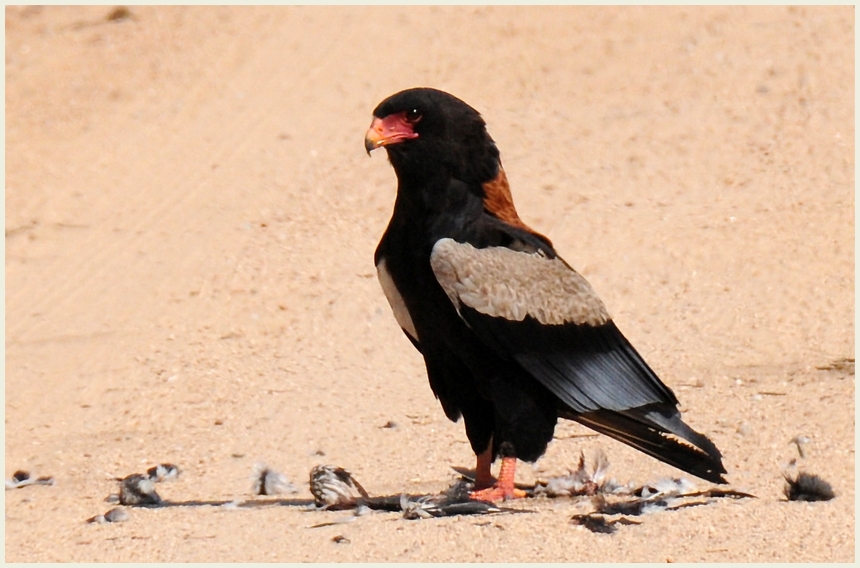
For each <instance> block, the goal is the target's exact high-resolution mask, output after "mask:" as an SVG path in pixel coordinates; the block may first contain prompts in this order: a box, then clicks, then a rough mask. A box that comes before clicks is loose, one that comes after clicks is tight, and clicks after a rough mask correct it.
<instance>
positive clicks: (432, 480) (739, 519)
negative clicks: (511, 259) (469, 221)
mask: <svg viewBox="0 0 860 568" xmlns="http://www.w3.org/2000/svg"><path fill="white" fill-rule="evenodd" d="M111 13H112V8H110V7H86V8H68V7H45V8H38V7H24V8H20V7H10V8H7V9H6V194H5V197H6V405H5V412H6V421H5V428H6V430H5V431H6V452H5V474H6V477H7V478H8V477H10V476H11V475H12V473H13V472H14V471H15V470H17V469H26V470H28V471H30V472H31V473H32V474H33V475H34V476H39V475H51V476H54V478H55V480H56V484H55V485H54V486H49V487H42V486H36V487H26V488H21V489H16V490H12V491H7V492H6V493H5V503H6V505H5V506H6V518H5V537H6V544H5V552H6V554H5V558H6V560H7V561H203V562H209V561H270V560H279V561H363V560H369V561H571V562H584V561H656V562H661V561H667V560H671V561H679V562H681V561H688V562H698V561H853V560H854V558H855V552H854V550H855V548H854V546H855V544H854V543H855V540H854V534H855V522H854V511H855V507H854V499H855V443H854V434H855V429H854V411H855V405H854V400H855V398H854V371H853V366H848V367H846V366H837V368H835V369H830V370H828V369H826V368H824V369H822V368H821V367H827V366H829V365H832V364H833V363H834V362H835V361H839V360H841V359H845V358H853V357H854V337H855V327H854V321H855V316H854V258H855V249H854V167H855V162H854V155H855V154H854V119H855V116H854V101H855V91H854V85H855V82H854V41H855V37H854V8H853V7H837V8H802V7H797V8H785V7H775V8H769V7H764V8H743V9H726V8H707V9H695V8H694V9H689V8H674V7H673V8H665V9H643V8H620V9H618V8H611V9H610V8H596V9H595V8H580V7H572V8H551V9H527V8H387V7H382V8H372V9H363V8H325V9H317V8H295V7H291V8H253V9H251V8H229V7H223V8H178V7H177V8H163V7H141V8H131V10H130V15H129V14H123V13H121V12H120V13H114V18H113V19H111V18H110V17H109V16H110V15H111ZM419 85H426V86H435V87H438V88H441V89H444V90H448V91H449V92H452V93H454V94H456V95H458V96H459V97H461V98H463V99H464V100H466V101H467V102H469V103H470V104H471V105H472V106H474V107H476V108H477V109H478V110H480V111H481V112H482V113H483V115H484V116H485V118H486V119H487V121H488V123H489V127H490V132H491V134H492V135H493V136H494V138H495V139H496V141H497V143H498V144H499V147H500V149H501V151H502V157H503V160H504V163H505V167H506V170H507V173H508V177H509V179H510V180H511V184H512V188H513V191H514V197H515V199H516V201H517V203H518V207H519V210H520V214H521V216H522V217H523V218H524V220H525V221H526V222H527V223H528V224H530V225H532V226H533V227H535V228H536V229H537V230H539V231H541V232H543V233H545V234H547V235H548V236H550V238H552V239H553V241H554V243H555V244H556V246H557V248H558V249H559V250H560V252H561V253H562V255H563V256H565V258H566V259H567V260H568V261H569V262H570V263H571V264H573V265H574V266H575V267H577V268H578V270H579V271H580V272H582V273H583V274H584V275H585V276H586V277H587V278H588V279H589V280H590V281H591V283H592V284H593V285H594V287H595V288H596V289H597V291H598V292H599V293H600V294H601V297H602V298H603V300H604V301H605V303H606V304H607V306H608V307H609V309H610V311H611V312H612V314H613V315H614V317H615V320H616V322H617V323H618V325H619V327H620V328H621V329H622V330H623V331H624V332H625V334H626V335H627V336H628V337H629V338H630V340H631V341H632V342H633V344H634V345H636V346H637V348H638V349H639V350H640V352H641V353H642V354H643V355H644V356H645V358H646V359H647V360H648V361H649V362H650V364H651V365H652V366H653V367H654V368H655V370H656V371H657V372H658V374H660V375H661V377H662V378H663V380H664V381H665V382H666V383H667V384H669V385H670V386H671V387H672V388H673V389H674V390H675V392H676V394H677V395H678V397H679V398H680V399H681V401H682V409H683V411H684V412H685V417H686V419H687V420H688V422H690V423H691V425H693V426H694V427H695V428H697V429H699V430H701V431H703V432H705V433H706V434H707V435H709V436H710V437H711V438H712V439H713V440H714V441H715V442H716V444H717V445H718V446H719V447H720V448H721V449H722V451H723V453H724V455H725V462H726V466H727V468H728V470H729V479H730V481H731V488H733V489H737V490H740V491H748V492H751V493H753V494H755V495H756V496H757V497H758V498H757V499H745V500H728V499H724V500H719V501H717V502H715V503H712V504H710V505H707V506H701V507H692V508H686V509H682V510H678V511H671V512H669V511H665V512H660V513H653V514H650V515H646V516H643V517H640V518H639V519H638V520H640V521H641V522H642V524H640V525H635V526H633V525H631V526H623V527H622V528H621V529H620V530H619V531H618V532H617V533H615V534H614V535H604V534H594V533H591V532H589V531H587V530H585V529H584V528H582V527H577V526H574V525H573V524H571V522H570V518H571V516H572V515H573V514H576V513H581V512H584V511H587V510H589V507H590V505H589V501H587V500H585V501H583V500H581V499H579V500H571V499H555V500H548V499H532V500H528V501H521V502H517V503H516V504H515V505H514V507H516V508H519V509H525V510H529V511H532V513H530V514H502V515H495V516H489V517H475V516H472V517H469V516H463V517H451V518H444V519H433V520H421V521H408V520H404V519H402V518H400V516H399V515H397V514H395V513H376V514H372V515H368V516H364V517H359V518H357V519H356V520H355V521H354V522H351V523H348V524H336V525H334V526H329V527H324V528H318V529H309V528H308V527H309V526H310V525H313V524H316V523H320V522H326V521H331V520H336V519H340V518H342V517H344V516H349V513H343V512H308V511H306V510H305V508H304V505H306V504H307V503H308V502H309V500H310V499H311V495H310V492H309V489H308V487H307V476H308V472H309V470H310V469H311V467H313V466H314V465H316V464H319V463H329V464H333V465H338V466H342V467H345V468H347V469H349V470H350V471H351V472H352V473H353V474H354V475H355V477H356V478H357V479H358V480H359V481H361V483H362V484H363V485H364V487H365V488H366V489H367V490H368V491H370V492H371V493H373V494H379V495H382V494H394V493H400V492H403V491H405V492H409V493H421V492H437V491H441V490H443V489H444V488H445V487H447V486H448V485H449V483H451V481H452V480H453V479H454V478H455V475H454V474H453V473H452V471H451V469H450V467H451V466H466V467H471V466H473V456H472V454H471V451H470V449H469V446H468V444H467V443H466V438H465V433H464V432H463V430H462V425H461V424H453V423H449V422H448V421H447V420H446V419H445V417H444V415H443V413H442V410H441V408H440V407H439V405H438V403H437V402H436V401H435V400H434V398H433V396H432V393H431V392H430V389H429V386H428V385H427V381H426V378H425V376H424V369H423V364H422V361H421V359H420V357H419V355H418V354H417V353H416V352H415V351H414V350H413V349H412V347H411V346H410V345H409V344H408V341H407V340H406V338H405V337H404V336H403V335H402V333H401V331H400V330H399V329H398V327H397V325H396V324H395V322H394V318H393V317H392V316H391V314H390V310H389V307H388V305H387V303H386V300H385V298H384V296H383V294H382V292H381V289H380V287H379V285H378V283H377V281H376V277H375V271H374V268H373V262H372V255H373V250H374V248H375V246H376V244H377V242H378V240H379V237H380V236H381V234H382V232H383V230H384V228H385V226H386V223H387V221H388V218H389V215H390V213H391V207H392V204H393V200H394V193H395V179H394V174H393V171H392V170H391V168H390V166H389V164H388V163H387V160H386V158H385V155H384V152H379V153H377V154H374V156H373V157H372V159H369V158H368V157H367V156H366V155H365V153H364V148H363V137H364V132H365V129H366V128H367V126H368V124H369V123H370V112H371V110H372V109H373V108H374V106H375V105H376V104H377V103H378V102H379V101H381V100H382V99H383V98H385V97H386V96H388V95H390V94H392V93H394V92H395V91H398V90H400V89H403V88H407V87H411V86H419ZM389 421H390V422H394V423H395V427H388V428H386V427H384V426H385V425H386V424H387V423H388V422H389ZM583 434H588V431H587V430H585V429H584V428H582V427H580V426H577V425H573V424H563V425H561V426H560V427H559V428H558V429H557V431H556V435H557V438H558V439H557V440H556V441H555V442H553V443H552V444H551V445H550V449H549V451H548V453H547V454H546V456H545V457H544V458H542V459H541V460H539V461H538V462H537V463H536V464H535V465H534V466H530V465H522V466H521V467H520V470H521V472H522V478H523V480H526V481H528V480H534V479H536V478H545V477H547V476H551V475H559V474H564V473H566V472H567V471H568V469H569V468H571V467H574V466H575V464H576V461H577V460H578V457H579V454H580V451H585V453H586V456H591V455H593V453H594V452H595V451H596V450H597V449H601V450H603V451H604V452H605V453H606V455H607V456H608V458H609V460H610V463H611V469H610V475H611V476H613V477H615V478H616V479H617V480H618V481H620V482H623V483H627V482H631V483H635V484H641V483H645V482H647V481H650V480H655V479H659V478H660V477H663V476H675V475H678V474H679V472H678V471H677V470H674V469H672V468H671V467H669V466H666V465H663V464H661V463H658V462H656V461H655V460H653V459H650V458H648V457H646V456H644V455H642V454H639V453H637V452H635V451H633V450H631V449H629V448H627V447H625V446H623V445H621V444H619V443H617V442H614V441H612V440H609V439H606V438H602V437H582V435H583ZM798 435H801V436H806V437H808V438H810V439H811V442H810V443H809V444H807V445H806V448H805V449H806V457H805V458H803V459H800V458H799V457H798V452H797V449H796V448H795V446H794V445H793V444H791V443H790V440H791V439H792V438H794V437H795V436H798ZM793 458H797V459H798V460H799V461H798V464H799V466H801V467H802V468H803V469H804V470H806V471H809V472H812V473H816V474H818V475H820V476H822V477H823V478H824V479H826V480H828V481H830V482H831V484H832V485H833V488H834V490H835V492H836V494H837V498H836V499H835V500H832V501H829V502H819V503H801V502H788V501H786V499H785V497H784V496H783V485H784V482H783V478H782V471H783V468H785V467H786V465H787V464H788V463H789V461H790V460H791V459H793ZM162 462H171V463H175V464H177V465H179V466H180V468H182V470H183V474H182V476H181V477H180V478H179V480H177V481H175V482H173V483H169V484H168V483H165V484H163V485H159V486H158V491H159V493H160V494H161V496H162V497H163V498H165V499H167V500H169V501H171V502H173V503H187V504H188V505H187V506H177V507H165V508H158V509H141V508H135V509H131V510H130V516H131V518H130V520H129V521H128V522H125V523H115V524H103V525H93V524H87V523H86V522H85V520H86V519H87V518H88V517H91V516H93V515H95V514H97V513H103V512H105V511H106V510H107V509H109V508H110V507H111V505H109V504H107V503H105V502H104V498H105V497H107V496H108V495H109V494H110V493H112V492H115V491H116V482H115V481H113V478H114V477H116V476H125V475H128V474H130V473H134V472H141V471H143V470H145V469H146V468H148V467H150V466H152V465H155V464H157V463H162ZM257 462H266V463H268V464H269V465H270V466H271V467H273V468H275V469H277V470H279V471H281V472H283V473H284V474H285V475H286V476H287V478H289V479H290V480H291V481H292V482H293V483H295V484H296V485H297V486H298V487H299V489H300V491H299V492H298V493H297V494H294V495H290V494H287V495H281V496H277V497H256V498H255V497H253V496H252V495H251V494H250V491H251V479H250V476H251V471H252V468H253V466H254V464H255V463H257ZM697 486H698V487H700V488H703V489H704V488H706V487H707V484H706V483H704V482H701V483H697ZM237 499H238V500H249V501H252V502H254V503H256V504H257V505H258V506H245V507H239V508H236V509H228V508H224V507H219V506H216V505H217V504H218V503H223V502H229V501H232V500H237ZM193 503H197V504H196V505H195V504H193ZM338 535H342V536H344V537H345V538H346V539H347V540H342V541H341V542H340V543H337V542H335V540H333V539H335V537H337V536H338Z"/></svg>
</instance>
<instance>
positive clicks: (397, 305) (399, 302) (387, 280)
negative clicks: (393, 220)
mask: <svg viewBox="0 0 860 568" xmlns="http://www.w3.org/2000/svg"><path fill="white" fill-rule="evenodd" d="M376 276H377V278H379V284H380V285H381V286H382V291H383V292H384V293H385V297H386V298H387V299H388V304H389V305H390V306H391V311H392V312H394V319H396V320H397V323H398V324H399V325H400V327H402V328H403V331H405V332H406V333H408V334H409V335H410V336H412V339H414V340H415V341H418V332H417V331H416V330H415V324H413V323H412V317H411V316H410V315H409V310H408V309H406V302H404V301H403V296H401V295H400V292H399V291H398V290H397V286H396V285H395V284H394V280H393V279H392V278H391V274H390V273H389V272H388V268H386V266H385V259H384V258H383V259H382V260H380V261H379V264H377V265H376Z"/></svg>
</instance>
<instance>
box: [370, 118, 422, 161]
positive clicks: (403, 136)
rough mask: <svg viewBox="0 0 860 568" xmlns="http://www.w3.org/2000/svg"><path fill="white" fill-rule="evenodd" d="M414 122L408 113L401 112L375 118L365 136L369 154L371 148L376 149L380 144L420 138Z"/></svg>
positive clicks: (386, 144) (385, 144) (384, 144)
mask: <svg viewBox="0 0 860 568" xmlns="http://www.w3.org/2000/svg"><path fill="white" fill-rule="evenodd" d="M413 124H414V123H411V122H409V121H408V120H406V113H405V112H400V113H397V114H392V115H389V116H386V117H385V118H374V119H373V122H372V123H371V124H370V128H368V129H367V134H366V135H365V136H364V149H365V150H367V155H368V156H369V155H370V151H371V150H375V149H376V148H379V147H380V146H388V145H390V144H397V143H399V142H403V141H404V140H409V139H411V138H418V135H417V134H416V133H415V131H414V130H413V129H412V125H413Z"/></svg>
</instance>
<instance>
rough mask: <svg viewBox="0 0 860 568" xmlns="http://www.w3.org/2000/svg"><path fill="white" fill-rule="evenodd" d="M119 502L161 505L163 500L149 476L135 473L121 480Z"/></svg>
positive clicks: (123, 503) (124, 503)
mask: <svg viewBox="0 0 860 568" xmlns="http://www.w3.org/2000/svg"><path fill="white" fill-rule="evenodd" d="M119 502H120V503H121V504H122V505H160V504H161V502H162V500H161V497H159V496H158V493H156V492H155V483H153V481H152V480H151V479H150V478H149V477H146V476H144V475H141V474H139V473H133V474H131V475H129V476H127V477H125V478H123V479H122V480H121V481H120V484H119Z"/></svg>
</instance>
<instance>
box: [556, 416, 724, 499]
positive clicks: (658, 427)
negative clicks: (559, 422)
mask: <svg viewBox="0 0 860 568" xmlns="http://www.w3.org/2000/svg"><path fill="white" fill-rule="evenodd" d="M649 406H655V408H648V407H642V408H639V409H631V410H629V411H625V412H624V414H622V413H619V412H615V411H611V410H598V411H595V412H588V413H584V414H576V413H572V412H562V413H561V416H562V417H563V418H568V419H570V420H574V421H576V422H579V423H580V424H582V425H584V426H587V427H589V428H591V429H592V430H595V431H597V432H600V433H601V434H605V435H607V436H609V437H611V438H615V439H616V440H618V441H620V442H624V443H625V444H627V445H629V446H632V447H634V448H636V449H637V450H639V451H641V452H644V453H646V454H648V455H649V456H652V457H655V458H657V459H658V460H660V461H662V462H665V463H667V464H669V465H671V466H674V467H677V468H678V469H680V470H683V471H686V472H687V473H689V474H692V475H695V476H696V477H700V478H702V479H705V480H707V481H711V482H713V483H727V482H726V480H725V479H724V478H723V476H722V474H724V473H726V469H725V467H723V462H722V454H720V451H719V450H718V449H717V447H716V446H715V445H714V444H713V442H711V441H710V440H709V439H708V438H707V437H705V436H703V435H702V434H699V433H698V432H696V431H695V430H693V429H692V428H690V427H689V426H687V425H686V424H684V423H683V422H682V421H681V418H680V416H679V415H678V413H677V410H675V409H674V408H673V409H671V411H666V410H665V409H664V411H662V412H661V411H660V409H658V408H656V405H649ZM669 434H672V435H673V436H677V437H678V438H680V439H683V440H686V441H687V442H689V444H686V443H684V442H682V441H680V440H679V439H676V438H674V437H670V436H669Z"/></svg>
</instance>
